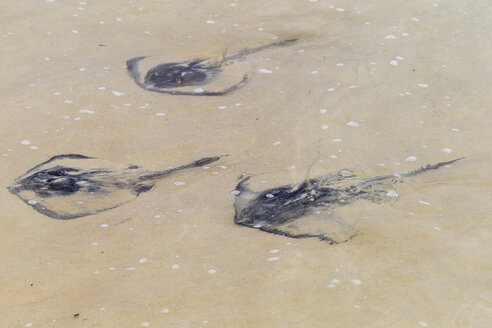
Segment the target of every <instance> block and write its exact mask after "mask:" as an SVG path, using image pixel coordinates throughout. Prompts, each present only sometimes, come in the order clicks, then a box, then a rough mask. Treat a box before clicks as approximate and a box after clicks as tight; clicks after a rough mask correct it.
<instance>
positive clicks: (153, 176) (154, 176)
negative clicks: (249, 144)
mask: <svg viewBox="0 0 492 328" xmlns="http://www.w3.org/2000/svg"><path fill="white" fill-rule="evenodd" d="M224 156H229V155H222V156H215V157H204V158H201V159H199V160H197V161H194V162H191V163H188V164H185V165H181V166H178V167H175V168H172V169H169V170H165V171H159V172H154V173H150V174H147V175H144V176H141V177H140V178H139V180H140V181H145V180H152V179H158V178H161V177H163V176H165V175H168V174H170V173H173V172H175V171H179V170H182V169H187V168H190V167H199V166H203V165H207V164H210V163H213V162H216V161H218V160H219V159H221V158H222V157H224Z"/></svg>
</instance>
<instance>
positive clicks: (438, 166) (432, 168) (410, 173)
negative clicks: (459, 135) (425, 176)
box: [402, 157, 464, 177]
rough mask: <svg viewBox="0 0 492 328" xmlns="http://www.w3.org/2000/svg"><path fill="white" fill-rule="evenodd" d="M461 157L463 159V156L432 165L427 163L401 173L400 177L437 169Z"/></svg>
mask: <svg viewBox="0 0 492 328" xmlns="http://www.w3.org/2000/svg"><path fill="white" fill-rule="evenodd" d="M462 159H464V157H460V158H457V159H453V160H452V161H447V162H441V163H437V164H434V165H432V164H427V165H426V166H422V167H421V168H419V169H417V170H415V171H412V172H408V173H405V174H402V177H411V176H414V175H417V174H420V173H423V172H426V171H430V170H437V169H439V168H441V167H443V166H446V165H450V164H453V163H455V162H457V161H460V160H462Z"/></svg>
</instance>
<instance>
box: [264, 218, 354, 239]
mask: <svg viewBox="0 0 492 328" xmlns="http://www.w3.org/2000/svg"><path fill="white" fill-rule="evenodd" d="M318 213H319V214H316V213H313V214H307V215H304V216H301V217H299V218H296V219H295V220H291V221H289V222H286V223H284V224H279V225H272V226H270V227H269V226H263V227H262V229H261V230H264V231H267V230H268V229H271V230H272V232H274V233H277V234H283V235H285V236H288V237H293V238H310V237H314V238H318V239H320V240H324V241H329V242H331V243H334V244H338V243H342V242H345V241H347V240H349V239H351V238H352V237H353V236H354V235H355V233H356V230H355V227H354V226H353V225H351V224H349V223H348V222H346V221H344V220H343V219H341V218H339V217H337V216H336V215H334V214H333V213H331V212H328V211H323V212H318ZM328 213H329V214H328Z"/></svg>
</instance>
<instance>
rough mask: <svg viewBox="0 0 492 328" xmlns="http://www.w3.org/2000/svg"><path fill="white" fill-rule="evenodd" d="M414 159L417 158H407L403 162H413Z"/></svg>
mask: <svg viewBox="0 0 492 328" xmlns="http://www.w3.org/2000/svg"><path fill="white" fill-rule="evenodd" d="M416 159H417V157H415V156H408V157H407V158H405V161H407V162H415V160H416Z"/></svg>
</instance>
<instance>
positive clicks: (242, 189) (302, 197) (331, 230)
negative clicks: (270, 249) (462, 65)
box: [234, 159, 460, 244]
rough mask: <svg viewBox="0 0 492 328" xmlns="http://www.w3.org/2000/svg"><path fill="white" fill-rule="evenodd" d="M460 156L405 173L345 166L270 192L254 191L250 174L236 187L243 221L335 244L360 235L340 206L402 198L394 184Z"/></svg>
mask: <svg viewBox="0 0 492 328" xmlns="http://www.w3.org/2000/svg"><path fill="white" fill-rule="evenodd" d="M458 160H460V159H456V160H453V161H449V162H442V163H438V164H435V165H427V166H424V167H422V168H420V169H418V170H416V171H412V172H409V173H405V174H401V175H384V176H378V177H374V178H368V179H360V178H357V177H356V176H354V175H351V174H348V173H349V171H341V172H338V173H335V174H331V175H327V176H322V177H318V178H314V179H309V180H307V181H304V182H302V183H300V184H291V185H285V186H280V187H277V188H273V189H268V190H264V191H258V192H255V191H252V190H251V189H250V188H249V187H248V184H249V183H248V180H249V177H248V178H246V179H244V180H242V181H241V182H240V183H239V184H238V185H237V186H236V190H237V191H238V192H239V194H237V195H236V199H235V210H236V214H235V217H234V222H235V223H236V224H238V225H242V226H246V227H250V228H255V229H259V230H262V231H265V232H270V233H274V234H279V235H284V236H287V237H292V238H310V237H311V238H318V239H320V240H323V241H326V242H328V243H330V244H337V243H341V242H344V241H347V240H349V239H350V238H352V237H353V236H355V235H356V230H355V227H354V225H352V224H349V223H347V221H345V220H343V219H342V218H340V217H338V216H336V215H335V213H334V210H335V209H336V208H337V207H340V206H346V205H350V204H352V203H353V202H355V201H357V200H361V199H365V200H368V201H371V202H375V203H379V202H382V201H383V200H385V199H388V198H395V197H398V194H397V193H396V192H395V191H393V190H391V186H392V185H393V184H395V183H396V182H399V181H400V180H401V179H402V178H404V177H411V176H415V175H418V174H421V173H423V172H426V171H429V170H435V169H438V168H440V167H442V166H445V165H449V164H452V163H454V162H456V161H458Z"/></svg>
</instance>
